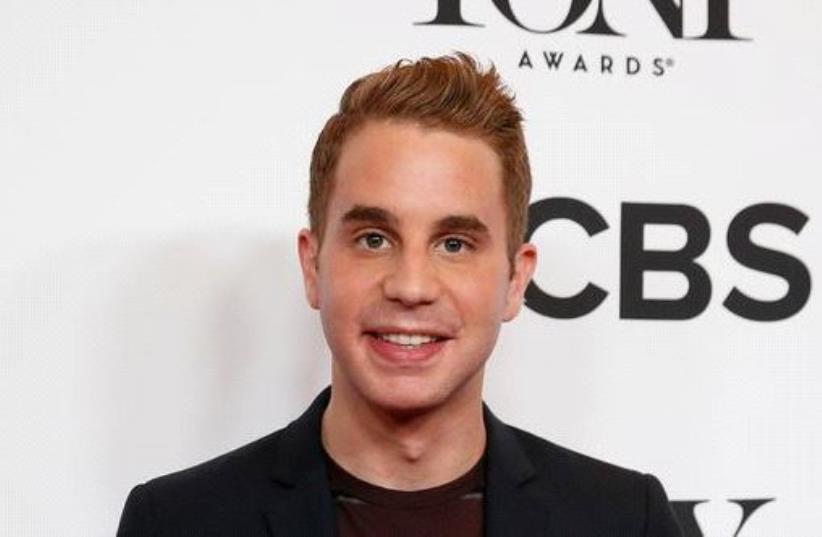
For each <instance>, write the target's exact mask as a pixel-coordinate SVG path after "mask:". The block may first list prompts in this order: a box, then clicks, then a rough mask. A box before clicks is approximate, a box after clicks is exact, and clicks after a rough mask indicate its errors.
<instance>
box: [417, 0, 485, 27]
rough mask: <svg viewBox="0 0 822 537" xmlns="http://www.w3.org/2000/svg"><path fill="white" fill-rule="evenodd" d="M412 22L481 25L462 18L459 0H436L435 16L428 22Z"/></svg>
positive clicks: (420, 23)
mask: <svg viewBox="0 0 822 537" xmlns="http://www.w3.org/2000/svg"><path fill="white" fill-rule="evenodd" d="M414 24H419V25H426V24H441V25H447V26H482V24H474V23H473V22H467V21H466V20H465V19H463V18H462V10H461V9H460V0H437V16H436V17H434V20H430V21H428V22H415V23H414Z"/></svg>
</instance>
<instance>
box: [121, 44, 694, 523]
mask: <svg viewBox="0 0 822 537" xmlns="http://www.w3.org/2000/svg"><path fill="white" fill-rule="evenodd" d="M521 121H522V119H521V115H520V112H519V111H518V110H517V108H516V107H515V105H514V103H513V97H511V96H510V95H509V93H508V92H507V90H506V89H505V87H504V86H503V85H502V82H501V81H500V79H499V77H498V76H497V74H496V72H495V70H494V69H493V68H491V69H490V70H488V71H483V70H482V69H481V68H480V66H478V65H477V64H476V62H475V61H474V60H473V59H471V58H470V57H468V56H466V55H463V54H457V55H456V56H451V57H443V58H437V59H428V58H424V59H421V60H419V61H417V62H415V63H409V62H399V63H397V64H396V65H394V66H391V67H389V68H386V69H385V70H383V71H380V72H377V73H373V74H370V75H368V76H366V77H364V78H361V79H359V80H357V81H355V82H354V83H353V84H352V85H351V86H349V88H348V89H347V90H346V92H345V94H344V95H343V98H342V101H341V104H340V110H339V112H338V113H337V114H335V115H334V116H332V117H331V118H330V119H329V120H328V122H327V123H326V125H325V127H324V129H323V131H322V133H321V134H320V136H319V139H318V141H317V144H316V146H315V148H314V153H313V156H312V162H311V192H310V199H309V215H310V229H307V230H302V231H301V232H300V233H299V238H298V249H299V256H300V262H301V266H302V272H303V278H304V284H305V292H306V297H307V300H308V303H309V304H310V305H311V307H313V308H315V309H318V310H319V312H320V316H321V319H322V324H323V330H324V333H325V337H326V340H327V342H328V345H329V347H330V349H331V354H332V378H331V387H330V389H326V390H325V391H324V392H323V393H322V394H320V396H319V397H317V399H316V400H315V401H314V403H313V404H312V405H311V407H310V408H309V409H308V410H307V411H306V412H305V413H304V414H303V416H302V417H300V418H299V419H298V420H296V421H294V422H292V423H291V424H290V425H289V426H288V427H286V428H285V429H282V430H280V431H277V432H275V433H273V434H271V435H269V436H267V437H265V438H262V439H260V440H258V441H256V442H254V443H252V444H250V445H248V446H245V447H243V448H240V449H238V450H236V451H233V452H231V453H228V454H226V455H223V456H221V457H219V458H217V459H214V460H212V461H209V462H206V463H203V464H201V465H199V466H196V467H194V468H191V469H188V470H185V471H183V472H178V473H176V474H172V475H169V476H165V477H161V478H158V479H155V480H153V481H150V482H148V483H146V484H143V485H140V486H138V487H136V488H135V489H134V490H133V491H132V493H131V495H130V496H129V499H128V500H127V502H126V506H125V509H124V512H123V516H122V520H121V523H120V529H119V533H118V535H120V536H121V537H129V536H149V535H151V536H171V535H180V536H189V535H191V536H195V535H196V536H199V535H242V536H263V535H272V536H292V535H306V536H309V535H310V536H315V535H317V536H331V535H335V534H336V535H340V536H342V537H347V536H382V535H392V536H405V535H408V536H411V535H419V536H434V535H448V536H458V537H461V536H476V537H479V536H481V535H487V536H491V537H500V536H504V535H505V536H508V535H510V536H528V535H540V536H545V535H552V536H573V537H602V536H610V535H613V536H619V537H627V536H636V537H641V536H645V537H668V536H675V535H679V530H678V529H677V526H676V522H675V521H674V519H673V516H672V514H671V510H670V508H669V506H668V503H667V498H666V496H665V493H664V491H663V489H662V487H661V485H660V484H659V482H658V481H657V480H656V479H655V478H654V477H652V476H649V475H643V474H640V473H636V472H633V471H630V470H625V469H621V468H618V467H616V466H611V465H609V464H606V463H603V462H599V461H596V460H594V459H590V458H588V457H585V456H583V455H580V454H577V453H574V452H571V451H569V450H566V449H564V448H561V447H559V446H556V445H554V444H551V443H549V442H547V441H545V440H542V439H540V438H537V437H535V436H533V435H530V434H528V433H526V432H524V431H520V430H518V429H515V428H513V427H509V426H508V425H505V424H503V423H502V422H500V421H499V420H498V419H497V418H496V417H494V415H493V414H492V413H491V412H490V410H488V408H486V407H484V405H483V403H482V385H483V372H484V367H485V362H486V360H487V359H488V357H489V356H490V354H491V351H492V349H493V347H494V344H495V342H496V339H497V334H498V332H499V329H500V325H501V323H502V322H504V321H509V320H511V319H513V318H514V317H515V316H516V315H517V313H518V311H519V309H520V307H521V305H522V300H523V294H524V291H525V287H526V285H527V284H528V281H529V280H530V278H531V275H532V273H533V271H534V266H535V263H536V250H535V248H534V246H532V245H530V244H523V237H524V232H525V225H526V214H527V207H528V199H529V195H530V189H531V178H530V169H529V165H528V157H527V153H526V149H525V143H524V138H523V133H522V129H521Z"/></svg>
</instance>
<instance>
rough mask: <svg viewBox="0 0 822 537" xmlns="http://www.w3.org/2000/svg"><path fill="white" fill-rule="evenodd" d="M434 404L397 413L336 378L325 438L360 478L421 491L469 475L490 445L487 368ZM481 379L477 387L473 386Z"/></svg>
mask: <svg viewBox="0 0 822 537" xmlns="http://www.w3.org/2000/svg"><path fill="white" fill-rule="evenodd" d="M478 375H479V376H478V378H477V379H475V381H472V382H469V385H468V386H466V390H464V391H465V392H467V393H465V394H457V396H456V397H455V398H453V400H449V401H447V402H445V403H443V404H441V405H438V406H436V407H435V408H433V409H426V410H424V411H421V412H415V413H413V414H409V413H396V412H391V411H387V410H385V409H382V408H380V407H378V406H375V405H374V404H372V403H370V402H368V401H366V400H364V399H363V398H362V397H357V395H356V392H354V390H350V389H348V386H347V385H346V384H345V383H343V382H332V390H331V400H330V402H329V404H328V407H327V408H326V410H325V413H324V414H323V419H322V441H323V445H324V447H325V449H326V451H327V452H328V454H329V455H330V456H331V458H332V459H334V461H335V462H336V463H337V464H339V465H340V466H341V467H343V468H344V469H345V470H346V471H348V472H349V473H351V474H353V475H355V476H356V477H358V478H360V479H362V480H363V481H366V482H368V483H371V484H373V485H377V486H380V487H384V488H389V489H394V490H421V489H426V488H431V487H436V486H438V485H442V484H444V483H447V482H449V481H452V480H454V479H456V478H458V477H459V476H461V475H463V474H465V473H466V472H467V471H468V470H470V469H471V468H472V467H473V466H474V464H476V463H477V462H478V461H479V459H480V457H481V456H482V454H483V451H484V450H485V425H484V422H483V417H482V398H481V386H482V372H480V373H479V374H478ZM472 384H476V385H477V386H476V387H474V386H471V385H472Z"/></svg>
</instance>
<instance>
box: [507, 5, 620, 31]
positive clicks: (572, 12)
mask: <svg viewBox="0 0 822 537" xmlns="http://www.w3.org/2000/svg"><path fill="white" fill-rule="evenodd" d="M494 5H495V6H497V9H498V10H499V12H500V13H502V15H503V16H504V17H505V18H506V19H508V20H509V21H511V22H512V23H514V24H515V25H517V26H519V27H520V28H522V29H523V30H527V31H529V32H532V33H535V34H551V33H554V32H558V31H560V30H564V29H565V28H568V27H569V26H571V25H572V24H574V23H575V22H576V21H577V20H579V18H580V17H581V16H582V14H583V13H585V10H586V9H588V6H590V5H591V0H572V2H571V7H570V8H569V10H568V15H567V16H566V17H565V20H564V21H562V24H560V25H559V26H557V27H556V28H554V29H552V30H535V29H533V28H529V27H528V26H525V25H524V24H522V22H521V21H520V20H519V19H518V18H517V16H516V15H515V14H514V10H513V9H511V0H494ZM601 14H602V6H601V5H600V10H599V12H598V13H597V20H599V19H600V18H602V21H601V22H599V24H600V25H602V24H604V25H605V27H606V28H607V26H608V23H607V22H605V19H604V17H600V15H601ZM596 25H597V22H595V23H594V26H596ZM594 26H591V28H594ZM607 30H610V33H612V34H616V32H614V31H613V30H611V29H610V28H607Z"/></svg>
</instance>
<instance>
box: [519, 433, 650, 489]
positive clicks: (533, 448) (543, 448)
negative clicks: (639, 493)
mask: <svg viewBox="0 0 822 537" xmlns="http://www.w3.org/2000/svg"><path fill="white" fill-rule="evenodd" d="M507 427H508V428H509V430H510V431H511V432H513V434H514V436H515V437H516V438H517V440H518V442H519V444H520V446H521V447H522V449H523V450H524V451H525V453H526V455H527V456H528V458H529V459H530V460H531V461H532V463H533V464H534V465H535V469H536V470H537V471H538V472H540V473H545V472H548V473H550V474H551V476H552V478H553V479H562V480H572V481H579V480H582V481H583V482H584V481H588V480H590V479H603V478H606V479H612V480H616V481H617V482H636V481H642V480H643V479H644V474H642V473H641V472H638V471H636V470H632V469H629V468H625V467H622V466H618V465H616V464H613V463H610V462H606V461H604V460H600V459H597V458H594V457H591V456H589V455H585V454H583V453H580V452H578V451H574V450H573V449H569V448H567V447H564V446H561V445H559V444H556V443H554V442H552V441H550V440H546V439H545V438H543V437H541V436H537V435H536V434H534V433H531V432H528V431H526V430H523V429H520V428H518V427H514V426H512V425H507Z"/></svg>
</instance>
